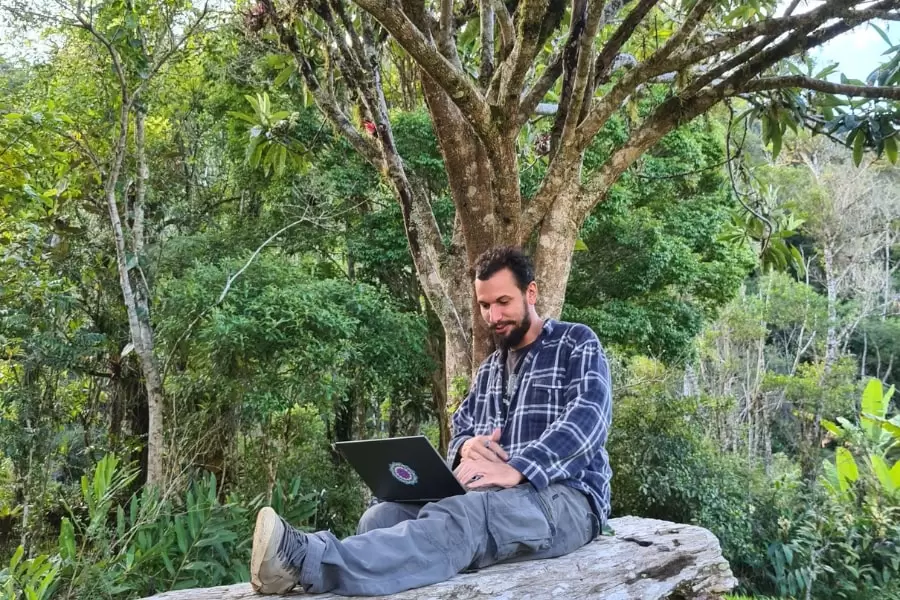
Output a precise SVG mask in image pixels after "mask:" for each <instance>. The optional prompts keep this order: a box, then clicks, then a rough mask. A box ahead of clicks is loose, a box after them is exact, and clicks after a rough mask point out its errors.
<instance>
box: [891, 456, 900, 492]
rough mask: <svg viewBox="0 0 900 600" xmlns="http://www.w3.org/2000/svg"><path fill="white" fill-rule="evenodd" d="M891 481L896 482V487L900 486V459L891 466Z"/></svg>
mask: <svg viewBox="0 0 900 600" xmlns="http://www.w3.org/2000/svg"><path fill="white" fill-rule="evenodd" d="M890 475H891V482H892V483H893V484H894V487H895V489H896V488H900V460H898V461H897V462H895V463H894V466H893V467H891V472H890Z"/></svg>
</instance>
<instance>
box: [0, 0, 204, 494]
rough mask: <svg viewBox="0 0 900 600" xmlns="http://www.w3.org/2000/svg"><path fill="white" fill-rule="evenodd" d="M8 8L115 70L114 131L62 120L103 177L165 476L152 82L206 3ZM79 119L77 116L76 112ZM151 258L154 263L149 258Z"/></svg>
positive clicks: (154, 449) (154, 456)
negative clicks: (152, 214)
mask: <svg viewBox="0 0 900 600" xmlns="http://www.w3.org/2000/svg"><path fill="white" fill-rule="evenodd" d="M0 7H2V9H4V10H3V12H6V13H8V14H10V15H11V16H13V17H15V18H18V19H25V20H27V21H28V22H31V23H35V24H38V25H40V26H42V27H64V28H74V29H75V30H80V31H82V32H84V34H86V40H83V41H84V42H85V43H86V44H87V45H88V47H90V48H92V49H93V50H94V51H95V52H96V54H95V56H99V57H101V58H100V59H99V60H100V62H102V63H103V64H104V65H106V66H107V68H108V69H109V70H111V72H112V75H113V77H114V83H113V86H114V87H113V90H114V92H113V93H111V94H110V95H109V96H108V97H107V98H106V101H107V104H106V106H105V107H103V109H104V110H105V111H107V112H108V114H110V115H115V117H114V119H111V122H110V123H109V124H107V127H106V133H107V136H106V138H105V139H104V138H101V139H91V137H89V136H87V135H85V134H84V132H82V131H81V130H80V128H79V126H80V125H82V124H79V123H74V122H73V123H70V124H69V125H70V126H69V127H61V128H60V130H59V134H60V135H61V136H63V137H66V138H68V139H69V140H70V141H71V143H72V144H73V147H74V148H76V149H77V151H78V153H79V154H80V155H81V156H82V158H83V160H84V161H85V162H87V163H89V164H90V165H91V167H92V168H93V171H94V173H93V175H94V176H95V177H96V179H97V181H98V182H99V183H100V184H101V185H102V194H103V198H104V201H105V203H106V208H107V212H108V218H109V225H110V227H111V229H112V233H113V239H114V242H115V256H116V266H117V271H118V277H119V284H120V287H121V291H122V299H123V302H124V305H125V309H126V313H127V316H128V330H129V333H130V338H131V342H130V344H129V345H128V346H127V347H126V348H125V349H124V350H123V352H122V354H123V356H124V355H127V354H128V353H129V352H131V351H132V350H133V351H134V352H135V354H136V355H137V357H138V363H139V365H140V369H141V375H142V377H143V382H144V385H145V387H146V392H147V407H148V433H147V456H148V458H147V483H148V484H149V485H161V484H162V483H164V478H165V476H164V461H163V456H164V447H165V438H164V433H165V432H164V428H163V414H164V396H163V382H162V374H161V371H160V366H159V363H158V359H157V356H156V354H155V351H154V331H153V325H152V322H151V318H150V297H151V289H150V284H149V283H148V277H147V276H146V275H145V274H144V271H143V270H142V258H143V257H144V254H145V249H144V247H145V243H146V241H147V235H146V223H145V207H146V198H147V185H148V181H149V178H150V171H149V165H148V161H147V157H146V123H147V115H148V111H149V103H150V102H151V93H150V90H149V88H150V85H151V82H152V81H153V80H154V78H155V77H156V76H157V75H158V74H159V72H160V70H161V69H162V68H163V67H165V66H166V65H167V63H168V62H169V61H170V59H172V57H173V55H175V53H176V52H179V51H180V50H181V49H182V48H183V46H184V44H185V42H186V41H187V40H188V39H189V38H191V37H192V36H193V35H194V34H196V33H197V31H198V29H199V28H200V26H201V24H202V23H203V22H204V19H205V18H206V15H207V12H206V8H205V7H204V8H203V9H199V10H194V9H191V8H185V7H183V6H181V5H178V4H176V3H168V2H157V3H147V4H143V3H141V4H135V3H133V2H131V1H130V0H123V1H117V2H113V3H111V4H102V5H95V4H94V3H90V2H89V3H84V2H73V3H66V2H59V3H57V4H54V5H53V6H51V7H47V8H48V9H50V10H51V11H52V12H41V11H42V10H43V8H44V7H34V6H31V5H30V4H28V3H20V2H17V1H16V0H13V1H12V2H4V3H3V4H2V5H0ZM70 121H71V119H70ZM143 263H144V264H146V258H144V260H143Z"/></svg>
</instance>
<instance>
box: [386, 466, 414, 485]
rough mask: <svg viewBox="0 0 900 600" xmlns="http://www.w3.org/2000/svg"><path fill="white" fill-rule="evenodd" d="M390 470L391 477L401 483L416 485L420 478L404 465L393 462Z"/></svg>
mask: <svg viewBox="0 0 900 600" xmlns="http://www.w3.org/2000/svg"><path fill="white" fill-rule="evenodd" d="M388 468H389V469H390V470H391V475H393V476H394V479H396V480H397V481H399V482H400V483H405V484H406V485H416V482H417V481H419V476H418V475H416V472H415V471H413V470H412V469H410V468H409V467H407V466H406V465H404V464H403V463H400V462H392V463H391V465H390V466H389V467H388Z"/></svg>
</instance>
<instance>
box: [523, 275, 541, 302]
mask: <svg viewBox="0 0 900 600" xmlns="http://www.w3.org/2000/svg"><path fill="white" fill-rule="evenodd" d="M537 293H538V289H537V283H535V282H534V281H532V282H531V283H529V284H528V287H527V288H525V299H526V300H527V301H528V304H532V305H534V304H537Z"/></svg>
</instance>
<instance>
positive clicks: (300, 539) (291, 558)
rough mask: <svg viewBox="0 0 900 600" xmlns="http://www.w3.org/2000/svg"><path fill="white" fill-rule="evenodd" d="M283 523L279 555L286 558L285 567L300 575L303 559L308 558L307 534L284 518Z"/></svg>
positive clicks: (283, 558)
mask: <svg viewBox="0 0 900 600" xmlns="http://www.w3.org/2000/svg"><path fill="white" fill-rule="evenodd" d="M281 523H282V524H283V525H284V535H282V536H281V543H280V544H279V545H278V555H279V556H280V557H281V558H282V560H284V564H285V567H287V568H288V569H290V570H292V571H294V572H295V573H296V575H297V576H298V577H299V576H300V569H302V568H303V559H304V558H306V534H305V533H303V532H300V531H297V530H296V529H294V528H293V527H291V526H290V525H289V524H288V522H287V521H285V520H284V519H281Z"/></svg>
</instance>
